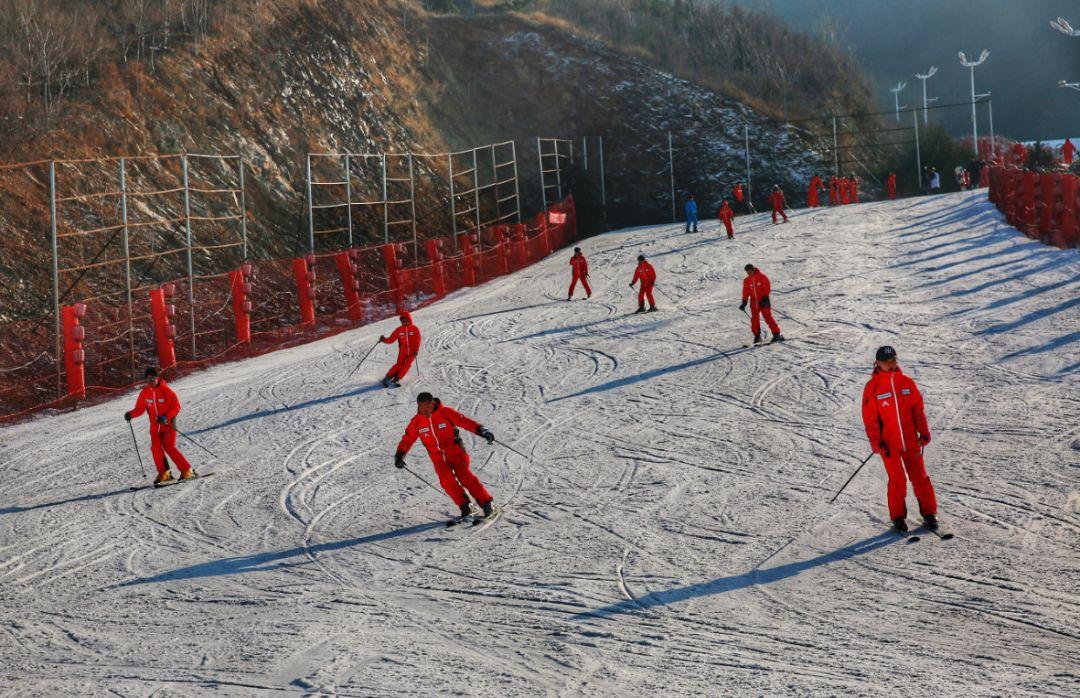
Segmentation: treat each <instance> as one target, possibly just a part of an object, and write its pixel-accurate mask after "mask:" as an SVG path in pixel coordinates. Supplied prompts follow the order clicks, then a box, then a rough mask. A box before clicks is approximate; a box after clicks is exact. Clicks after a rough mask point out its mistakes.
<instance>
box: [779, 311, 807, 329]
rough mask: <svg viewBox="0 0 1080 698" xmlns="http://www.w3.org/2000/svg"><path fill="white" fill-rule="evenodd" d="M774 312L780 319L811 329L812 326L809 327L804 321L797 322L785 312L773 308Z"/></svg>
mask: <svg viewBox="0 0 1080 698" xmlns="http://www.w3.org/2000/svg"><path fill="white" fill-rule="evenodd" d="M773 310H775V311H776V312H777V314H778V315H779V316H780V317H782V318H787V319H788V320H791V321H792V322H794V323H795V324H797V325H802V326H803V327H809V326H810V325H807V324H806V323H805V322H803V321H802V320H796V319H795V318H793V317H791V316H790V315H788V314H787V313H785V312H784V311H783V310H780V309H779V308H773Z"/></svg>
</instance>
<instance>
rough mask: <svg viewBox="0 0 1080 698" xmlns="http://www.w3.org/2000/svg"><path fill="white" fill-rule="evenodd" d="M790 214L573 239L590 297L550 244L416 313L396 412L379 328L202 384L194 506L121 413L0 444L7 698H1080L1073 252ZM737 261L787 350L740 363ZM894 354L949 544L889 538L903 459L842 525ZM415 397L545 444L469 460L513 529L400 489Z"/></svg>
mask: <svg viewBox="0 0 1080 698" xmlns="http://www.w3.org/2000/svg"><path fill="white" fill-rule="evenodd" d="M767 215H768V214H757V215H755V216H751V217H749V218H746V217H744V218H739V219H737V223H736V225H737V228H736V239H735V240H734V241H729V240H727V239H726V238H725V237H724V236H723V234H722V233H720V232H719V231H718V228H719V226H718V225H717V224H716V223H715V222H712V221H710V222H707V223H705V224H704V225H703V226H702V232H700V233H697V234H684V233H683V232H682V227H681V226H656V227H643V228H636V229H632V230H626V231H619V232H614V233H610V234H607V235H603V236H600V237H596V238H592V239H589V240H585V241H583V242H581V243H580V245H581V247H582V248H583V249H584V251H585V252H586V254H587V255H588V257H589V261H590V269H591V272H592V277H591V279H590V281H591V282H592V284H593V297H592V299H590V300H588V301H584V300H575V301H574V302H572V303H567V302H566V301H565V300H564V299H565V296H564V295H563V294H564V293H565V290H566V285H567V284H568V283H569V274H568V271H569V269H568V264H567V258H568V256H569V254H570V252H569V251H560V252H559V253H558V254H556V255H554V256H553V257H552V258H550V259H548V260H545V261H543V262H541V263H539V264H537V265H535V266H534V267H532V268H530V269H527V270H524V271H522V272H519V273H518V274H515V275H513V276H509V277H505V278H502V279H498V280H496V281H494V282H492V283H490V284H487V285H485V286H483V287H481V288H477V289H472V290H468V291H463V292H459V293H456V294H454V295H453V296H451V297H449V298H447V299H445V300H444V301H442V302H440V303H438V304H436V305H434V306H431V307H428V308H425V309H423V310H420V311H418V312H416V313H415V314H414V315H415V316H416V318H417V322H418V323H419V325H420V326H421V327H422V328H423V330H424V332H425V337H426V344H425V347H424V349H423V350H422V351H421V354H420V359H419V375H418V373H413V374H412V375H410V376H409V377H408V378H407V379H406V381H405V385H404V387H403V388H401V389H398V390H395V391H386V390H383V389H381V388H378V387H377V385H376V381H377V379H378V378H379V377H380V376H381V371H382V370H383V369H384V368H385V366H386V364H387V361H389V360H390V359H391V358H392V353H393V348H392V347H391V348H379V349H376V351H375V352H374V353H373V355H372V357H371V358H370V359H369V360H368V363H367V364H366V365H365V366H364V368H362V369H361V370H360V371H358V372H357V374H356V375H355V376H354V377H353V379H352V380H348V381H347V380H345V376H346V374H347V373H348V371H349V370H351V368H352V366H353V365H354V363H353V362H355V361H356V360H357V359H358V358H359V357H360V356H362V355H363V352H364V351H366V349H367V347H369V346H371V345H372V344H373V343H374V341H375V338H377V337H378V335H379V334H380V333H385V332H386V331H387V330H388V329H389V327H390V326H391V325H392V323H391V322H387V323H380V324H378V325H373V326H369V327H365V328H360V329H357V330H354V331H351V332H348V333H345V334H342V335H338V336H335V337H333V338H329V339H327V340H323V341H319V342H315V343H312V344H308V345H305V346H301V347H297V348H294V349H289V350H286V351H282V352H278V353H276V354H272V355H267V356H263V357H258V358H255V359H251V360H248V361H244V362H240V363H234V364H229V365H225V366H220V367H216V368H213V369H210V370H208V371H205V372H203V373H201V374H198V375H194V376H190V377H188V378H185V379H183V380H180V381H178V382H177V384H176V387H177V389H178V391H179V393H180V395H181V398H182V400H183V402H184V406H185V407H184V412H183V413H182V415H181V425H182V428H184V429H185V430H186V431H188V433H190V434H191V435H192V436H195V437H196V438H197V439H199V440H201V441H202V442H204V443H205V444H206V445H207V446H208V447H209V448H210V449H211V450H214V451H215V452H217V453H218V454H220V455H223V456H225V457H226V460H225V461H223V462H213V461H212V460H209V457H208V456H206V454H204V453H203V452H201V451H200V450H198V449H196V448H195V447H194V446H192V445H191V444H190V443H187V442H185V441H181V448H183V449H184V450H185V452H186V453H187V454H188V456H189V457H190V458H191V459H192V460H193V461H194V462H195V463H196V464H197V467H199V468H202V469H206V470H214V471H216V472H217V473H218V475H217V477H214V478H213V479H210V480H206V481H204V482H196V483H191V484H183V485H179V486H176V487H171V488H168V489H166V490H161V491H153V490H141V491H136V492H131V491H129V489H128V487H129V485H131V484H134V483H136V482H138V481H139V480H140V478H141V475H140V473H139V471H138V470H137V467H138V466H137V464H136V461H135V458H134V453H133V452H132V451H133V449H132V444H131V437H130V434H129V432H128V430H127V429H126V428H125V425H124V423H123V421H122V419H120V416H121V414H122V412H123V410H125V409H128V405H129V404H130V403H131V402H132V399H133V394H132V395H127V396H125V397H124V398H122V399H120V400H118V401H113V402H110V403H106V404H101V405H96V406H92V407H89V408H87V409H84V410H81V411H79V412H76V413H73V414H66V415H61V416H54V417H47V418H46V417H41V418H38V419H35V420H33V421H30V422H27V423H24V424H19V425H15V426H9V427H6V428H4V429H2V430H0V442H2V443H0V478H2V481H3V484H4V486H3V498H2V500H0V692H4V693H9V692H17V693H19V694H22V695H58V694H103V693H106V692H109V691H113V692H115V693H117V694H120V695H148V694H161V695H164V694H165V693H168V694H169V695H194V694H204V693H211V692H213V693H214V694H215V695H261V694H267V695H274V694H282V695H288V694H305V693H316V694H328V695H340V696H354V695H355V696H361V695H417V694H423V695H462V694H478V695H496V694H497V695H537V694H548V695H596V696H604V695H613V694H631V693H636V692H641V691H648V690H650V689H662V690H664V691H665V692H666V693H669V694H674V695H683V694H704V695H718V694H731V693H753V694H781V693H782V694H822V695H830V694H833V695H834V694H838V693H846V694H856V695H881V694H882V693H886V692H888V693H911V694H915V693H920V692H921V693H928V692H932V693H935V694H944V695H948V694H957V693H966V694H970V695H1001V694H1008V695H1024V694H1026V695H1040V696H1042V695H1076V694H1077V692H1078V691H1080V669H1078V667H1080V587H1078V584H1077V579H1080V562H1078V561H1080V513H1078V512H1077V511H1076V510H1075V506H1074V505H1072V504H1069V501H1070V498H1072V500H1074V501H1075V499H1076V497H1077V496H1078V495H1077V492H1078V491H1080V429H1078V427H1077V422H1078V421H1080V420H1078V415H1080V399H1078V396H1077V385H1078V374H1080V361H1078V359H1077V357H1078V356H1080V351H1078V349H1080V301H1078V300H1077V299H1078V297H1080V295H1078V294H1080V258H1078V255H1077V253H1076V251H1062V250H1056V249H1053V248H1049V247H1045V246H1043V245H1040V244H1038V243H1036V242H1033V241H1031V240H1028V239H1027V238H1025V237H1023V236H1022V235H1020V234H1019V233H1017V232H1016V231H1015V230H1013V229H1011V228H1009V227H1008V226H1006V225H1005V224H1004V223H1003V221H1002V220H1001V217H1000V215H999V214H998V213H997V212H996V211H995V210H994V209H993V208H992V207H991V206H990V205H989V204H988V203H987V202H986V201H985V194H984V193H982V192H976V193H970V194H959V195H948V196H942V197H936V198H923V199H907V200H901V201H896V202H881V203H869V204H863V205H857V206H848V207H844V208H842V209H827V210H817V211H813V212H809V211H796V212H793V215H792V217H791V223H790V224H787V225H779V226H772V225H768V224H767V222H766V221H767ZM639 252H643V253H644V254H646V255H647V256H649V257H650V258H651V260H652V261H653V263H654V264H655V265H656V267H657V270H658V273H659V284H658V289H659V290H660V292H659V293H658V294H657V301H658V304H659V305H660V308H661V312H659V313H656V314H648V315H633V314H632V311H633V310H634V308H635V305H636V297H635V295H636V291H634V290H631V289H629V288H627V287H626V284H627V283H628V282H629V279H630V276H631V274H632V271H633V265H634V258H635V257H636V255H637V254H638V253H639ZM746 262H754V263H755V264H757V265H758V266H760V267H761V268H762V269H763V270H764V271H765V272H766V273H767V274H768V275H769V276H770V278H771V279H772V281H773V288H774V295H773V299H774V306H775V308H776V310H777V311H778V312H777V315H778V320H779V321H780V324H781V326H782V327H783V329H784V334H785V335H786V336H788V337H789V339H790V340H791V341H789V342H788V343H786V344H784V345H780V346H765V347H758V348H751V349H746V348H744V345H745V344H746V343H747V342H748V339H749V336H748V335H749V331H748V329H747V325H748V323H747V319H746V317H745V316H744V315H743V314H742V313H740V312H739V311H738V307H737V306H738V300H739V294H740V290H741V279H742V276H743V273H742V267H743V265H744V264H745V263H746ZM581 293H582V291H581V290H580V289H579V290H578V294H579V298H580V297H581V295H580V294H581ZM886 343H888V344H893V345H895V346H896V347H897V349H898V351H899V353H900V357H901V363H902V364H903V366H904V368H905V370H906V371H907V372H908V373H909V374H912V375H913V376H914V377H915V378H916V380H917V381H918V382H919V385H920V387H921V388H922V390H923V393H924V394H925V397H926V403H927V413H928V417H929V419H930V423H931V425H932V428H933V429H934V441H933V443H932V444H931V445H930V447H929V448H928V449H927V463H928V467H929V469H930V473H931V476H932V478H933V480H934V483H935V486H936V488H937V491H938V496H939V500H940V506H941V511H942V519H943V522H944V526H945V528H946V529H947V530H949V531H952V532H954V533H955V534H956V539H955V540H952V541H948V542H944V541H939V540H937V539H936V538H934V537H933V536H923V541H922V542H919V543H917V544H914V545H903V544H902V543H901V544H898V542H899V540H900V539H899V538H898V537H896V536H894V535H893V534H890V533H888V532H886V531H885V523H886V520H887V512H886V509H885V475H884V469H883V468H882V466H881V463H880V460H878V459H874V460H872V461H871V462H870V463H869V464H868V465H867V466H866V467H865V468H864V470H863V471H862V473H860V475H859V477H857V478H856V479H855V480H854V481H853V482H852V484H851V485H850V486H849V487H848V489H847V490H846V491H845V493H844V494H843V495H842V496H841V497H840V498H839V500H838V501H837V502H836V503H835V504H833V505H829V504H827V501H828V499H829V498H830V497H831V496H832V493H833V492H835V490H836V489H837V488H838V487H839V486H840V485H841V484H842V483H843V482H844V480H845V479H846V478H847V476H848V475H849V474H850V473H851V471H852V470H853V469H854V467H855V466H856V465H857V464H858V462H859V461H860V460H861V459H862V458H863V457H864V456H865V455H866V453H867V445H866V439H865V436H864V434H863V430H862V425H861V420H860V418H859V401H860V398H861V393H862V387H863V385H864V383H865V381H866V380H867V377H868V375H869V371H870V367H871V364H872V356H873V351H874V349H875V348H876V347H877V346H878V345H880V344H886ZM421 390H430V391H431V392H434V393H435V394H436V395H439V396H440V397H442V398H443V400H444V401H445V402H446V403H447V404H449V405H452V406H455V407H457V408H459V409H461V410H463V411H465V412H466V413H469V414H471V415H472V416H474V417H475V418H476V419H477V420H478V421H480V422H481V423H483V424H485V425H486V426H488V427H489V428H491V429H492V430H493V431H494V432H495V434H496V435H497V437H498V438H499V439H500V440H501V441H503V442H505V443H507V444H509V445H511V446H513V447H514V448H515V449H517V450H519V451H521V452H522V453H524V454H526V455H527V456H528V457H529V460H526V459H523V458H522V457H521V456H519V455H517V454H514V453H512V452H510V451H508V450H506V449H503V448H501V447H499V446H495V447H488V446H487V445H486V444H485V443H483V442H482V440H480V439H478V438H475V437H473V436H466V437H465V438H466V442H467V446H468V448H469V451H470V453H471V454H472V457H473V464H474V468H475V470H476V471H477V472H478V473H479V475H480V476H481V478H482V479H483V480H484V481H485V482H486V483H487V484H488V486H489V487H490V488H491V489H492V491H493V492H494V493H495V495H496V498H497V500H498V501H499V502H500V503H501V504H503V505H505V510H504V513H503V514H502V515H501V516H500V517H499V518H498V519H497V520H496V521H494V522H492V523H490V524H486V525H484V526H480V527H477V528H475V529H471V530H470V529H467V528H465V527H461V528H455V529H446V528H445V527H444V526H443V521H444V520H445V518H447V517H449V516H450V515H451V513H452V509H453V506H452V504H451V503H450V502H449V500H448V499H447V498H446V497H444V496H441V495H439V494H437V493H436V492H433V491H431V489H429V488H428V487H427V486H426V485H424V484H423V483H421V482H420V481H419V480H416V479H414V478H413V477H412V476H410V475H409V474H408V473H406V472H404V471H398V470H396V469H395V468H394V467H393V465H392V463H391V456H392V453H393V450H394V447H395V445H396V443H397V440H398V438H399V437H400V434H401V431H402V429H403V428H404V426H405V424H406V423H407V421H408V419H409V418H410V417H411V416H412V414H413V412H414V409H415V408H414V398H415V395H416V393H417V392H419V391H421ZM136 433H137V435H138V439H139V442H140V446H141V448H142V453H143V457H144V458H147V457H148V454H149V448H148V439H147V436H146V427H145V424H144V423H143V422H139V423H138V427H137V429H136ZM409 463H410V467H412V468H413V469H415V470H416V471H417V472H418V473H420V474H421V475H423V476H424V477H425V478H427V479H429V480H430V481H432V482H435V481H436V478H435V477H434V474H433V472H432V469H431V467H430V464H429V462H428V460H427V457H426V454H424V453H423V449H422V447H420V446H417V447H416V448H414V450H413V453H412V455H410V457H409ZM909 509H910V511H911V512H913V514H912V516H911V517H910V520H912V521H914V520H915V518H916V517H915V515H914V512H916V511H917V505H916V504H915V502H914V499H913V498H909Z"/></svg>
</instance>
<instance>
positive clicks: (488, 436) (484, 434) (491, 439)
mask: <svg viewBox="0 0 1080 698" xmlns="http://www.w3.org/2000/svg"><path fill="white" fill-rule="evenodd" d="M476 435H477V436H479V437H480V438H481V439H484V440H485V441H487V442H488V443H489V444H493V443H495V435H494V434H492V433H491V432H490V431H488V430H487V429H485V428H484V427H480V428H479V429H477V430H476Z"/></svg>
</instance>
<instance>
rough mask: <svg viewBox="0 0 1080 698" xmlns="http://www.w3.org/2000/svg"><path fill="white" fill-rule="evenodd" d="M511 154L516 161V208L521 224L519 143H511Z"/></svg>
mask: <svg viewBox="0 0 1080 698" xmlns="http://www.w3.org/2000/svg"><path fill="white" fill-rule="evenodd" d="M510 152H511V154H512V156H513V159H514V208H516V209H517V222H518V223H520V222H521V189H520V188H519V187H518V166H517V141H510Z"/></svg>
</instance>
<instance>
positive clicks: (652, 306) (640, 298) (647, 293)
mask: <svg viewBox="0 0 1080 698" xmlns="http://www.w3.org/2000/svg"><path fill="white" fill-rule="evenodd" d="M637 261H638V265H637V268H636V269H634V279H633V280H632V281H631V282H630V288H633V287H634V284H636V283H637V282H639V281H640V282H641V285H640V286H638V295H637V303H638V309H637V312H639V313H644V312H645V300H646V299H648V300H649V312H650V313H651V312H654V311H655V310H656V300H655V299H654V298H653V286H655V285H656V270H655V269H653V265H651V264H649V263H648V262H647V261H645V255H643V254H639V255H638V258H637Z"/></svg>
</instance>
